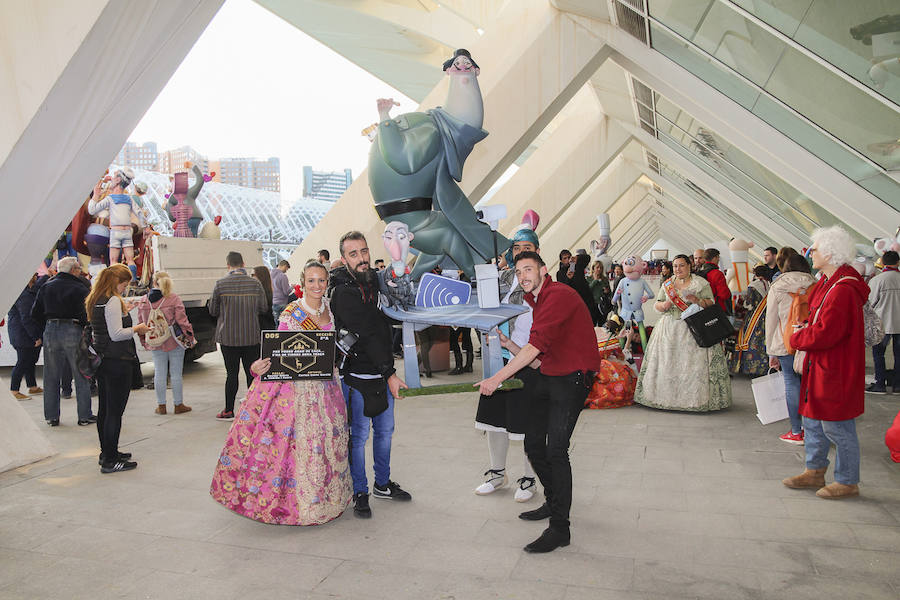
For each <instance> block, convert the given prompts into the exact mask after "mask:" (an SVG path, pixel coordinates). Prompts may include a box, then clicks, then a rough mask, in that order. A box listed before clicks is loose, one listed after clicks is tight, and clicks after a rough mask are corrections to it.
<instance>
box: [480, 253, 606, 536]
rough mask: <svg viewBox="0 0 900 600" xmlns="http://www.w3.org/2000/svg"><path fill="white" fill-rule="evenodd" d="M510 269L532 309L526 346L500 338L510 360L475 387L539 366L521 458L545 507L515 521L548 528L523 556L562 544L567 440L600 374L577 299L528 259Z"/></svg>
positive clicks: (586, 316) (587, 317)
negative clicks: (540, 490) (535, 477)
mask: <svg viewBox="0 0 900 600" xmlns="http://www.w3.org/2000/svg"><path fill="white" fill-rule="evenodd" d="M515 266H516V277H517V278H518V280H519V285H521V286H522V290H523V291H524V292H525V301H526V302H528V304H529V305H530V306H531V307H532V309H533V310H534V322H533V324H532V325H531V335H530V336H529V339H528V343H527V344H525V346H524V347H522V348H519V347H518V346H517V345H516V344H515V343H513V342H512V341H511V340H509V339H508V338H507V337H506V336H503V335H502V334H501V338H500V339H501V343H502V344H503V346H504V347H505V348H506V349H508V350H509V351H510V352H511V353H513V354H515V356H514V357H513V359H512V360H510V361H509V363H507V365H506V366H504V367H503V368H502V369H500V370H499V371H497V373H496V374H495V375H494V376H493V377H489V378H488V379H485V380H483V381H480V382H478V383H476V384H475V385H476V386H477V387H479V388H480V391H481V393H482V394H484V395H486V396H490V395H491V394H493V393H494V391H495V390H496V389H497V387H498V386H499V385H500V383H501V382H503V381H504V380H505V379H508V378H509V377H512V376H513V375H515V373H516V372H518V371H519V370H520V369H522V368H523V367H525V366H527V365H532V366H534V367H535V368H538V365H539V369H540V376H539V378H538V383H537V386H536V389H535V390H534V393H533V394H531V398H530V402H529V406H527V410H528V412H529V417H528V428H527V430H526V432H525V452H526V454H527V455H528V460H530V461H531V464H532V466H533V467H534V470H535V472H536V473H537V475H538V478H539V479H540V480H541V484H542V485H543V486H544V497H545V498H546V501H545V502H544V504H543V505H542V506H541V507H540V508H538V509H536V510H531V511H528V512H524V513H522V514H521V515H519V518H520V519H524V520H526V521H538V520H541V519H546V518H548V517H549V518H550V526H549V527H548V528H547V529H545V530H544V532H543V533H542V534H541V536H540V537H539V538H538V539H536V540H535V541H533V542H531V543H530V544H528V545H527V546H525V551H526V552H551V551H553V550H556V549H557V548H559V547H561V546H568V545H569V539H570V532H569V509H570V508H571V506H572V466H571V464H570V463H569V439H570V438H571V437H572V431H574V429H575V423H576V422H577V421H578V415H579V414H580V413H581V409H582V408H584V401H585V399H586V398H587V394H588V391H589V390H590V387H591V384H592V383H593V378H594V376H593V374H594V372H595V371H597V370H598V369H599V368H600V354H599V352H598V351H597V337H596V335H595V333H594V327H593V322H592V321H591V314H590V312H588V309H587V306H585V304H584V301H582V299H581V296H579V295H578V293H577V292H576V291H575V290H573V289H572V288H570V287H569V286H567V285H566V284H564V283H558V282H555V281H553V280H552V279H550V276H549V275H548V274H547V266H546V265H545V264H544V261H543V260H542V259H541V257H540V255H539V254H537V253H535V252H522V253H520V254H519V255H518V256H517V257H516V263H515Z"/></svg>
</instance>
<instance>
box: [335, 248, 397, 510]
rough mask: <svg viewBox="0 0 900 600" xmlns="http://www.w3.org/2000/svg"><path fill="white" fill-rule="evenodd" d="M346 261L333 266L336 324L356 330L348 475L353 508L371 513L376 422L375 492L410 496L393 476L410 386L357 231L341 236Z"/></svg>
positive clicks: (349, 386)
mask: <svg viewBox="0 0 900 600" xmlns="http://www.w3.org/2000/svg"><path fill="white" fill-rule="evenodd" d="M340 248H341V260H342V261H343V263H344V266H343V267H340V268H337V269H334V270H333V271H332V272H331V312H332V314H333V315H334V320H335V329H338V330H340V329H341V328H344V329H347V330H348V331H350V332H352V333H354V334H356V335H357V336H358V340H357V342H356V343H355V344H354V345H353V348H352V355H351V356H350V357H349V358H348V359H347V361H346V363H345V365H344V368H343V369H342V370H341V381H342V384H343V391H344V398H346V400H347V408H348V411H349V413H350V475H351V477H352V478H353V513H354V514H355V515H356V516H357V517H360V518H364V519H365V518H369V517H371V516H372V510H371V508H370V507H369V483H368V481H367V479H366V440H367V439H368V437H369V424H370V423H371V425H372V430H373V437H372V455H373V459H374V463H375V484H374V487H373V488H372V494H373V495H374V496H375V497H376V498H383V499H389V500H411V499H412V497H411V496H410V495H409V493H407V492H405V491H404V490H403V489H401V488H400V486H399V485H397V483H395V482H393V481H391V479H390V475H391V464H390V462H391V434H392V433H393V431H394V398H396V397H397V394H398V392H399V391H400V389H401V388H406V384H405V383H404V382H403V380H402V379H400V378H399V377H397V373H396V371H395V369H394V356H393V354H392V353H391V327H390V325H389V323H388V320H387V317H385V316H384V314H383V313H382V312H381V311H380V310H379V308H378V276H377V274H376V272H375V271H374V270H373V269H370V268H369V247H368V244H367V243H366V238H365V237H363V235H362V234H361V233H360V232H358V231H351V232H349V233H346V234H344V235H343V236H342V237H341V245H340Z"/></svg>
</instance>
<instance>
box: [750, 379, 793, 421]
mask: <svg viewBox="0 0 900 600" xmlns="http://www.w3.org/2000/svg"><path fill="white" fill-rule="evenodd" d="M750 387H751V388H752V389H753V399H754V400H755V401H756V417H757V418H758V419H759V422H760V423H762V424H763V425H768V424H769V423H774V422H775V421H783V420H784V419H787V418H788V409H787V399H786V397H785V393H784V375H783V374H782V372H781V371H775V372H774V373H773V372H772V369H770V371H769V373H768V374H767V375H763V376H762V377H756V378H754V379H751V380H750Z"/></svg>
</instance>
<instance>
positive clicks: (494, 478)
mask: <svg viewBox="0 0 900 600" xmlns="http://www.w3.org/2000/svg"><path fill="white" fill-rule="evenodd" d="M484 476H485V480H484V483H482V484H481V485H479V486H478V487H477V488H475V493H476V494H478V495H479V496H487V495H488V494H492V493H494V492H496V491H497V490H499V489H500V488H502V487H503V486H505V485H506V469H488V470H487V471H485V472H484Z"/></svg>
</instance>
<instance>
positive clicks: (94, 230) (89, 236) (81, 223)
mask: <svg viewBox="0 0 900 600" xmlns="http://www.w3.org/2000/svg"><path fill="white" fill-rule="evenodd" d="M90 198H91V197H88V200H90ZM88 200H85V201H84V204H82V205H81V208H79V209H78V212H77V213H75V217H74V218H73V219H72V247H73V248H75V251H76V252H78V253H79V254H86V255H89V256H90V257H91V261H90V264H89V265H88V273H90V275H91V277H93V276H95V275H96V274H97V273H99V272H100V271H101V270H103V268H104V267H106V265H107V264H108V263H109V227H107V225H108V224H109V211H101V212H99V213H97V215H96V216H95V217H92V216H91V213H89V212H88Z"/></svg>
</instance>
